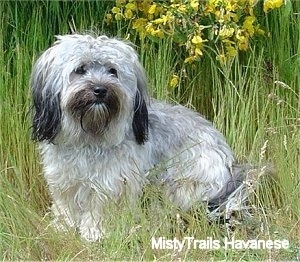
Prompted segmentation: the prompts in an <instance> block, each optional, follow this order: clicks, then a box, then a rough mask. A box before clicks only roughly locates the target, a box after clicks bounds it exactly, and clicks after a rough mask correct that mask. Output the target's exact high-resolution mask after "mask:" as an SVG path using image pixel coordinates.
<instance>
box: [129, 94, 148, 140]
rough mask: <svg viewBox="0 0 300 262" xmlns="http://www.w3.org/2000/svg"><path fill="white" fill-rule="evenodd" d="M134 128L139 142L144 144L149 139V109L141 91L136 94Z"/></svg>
mask: <svg viewBox="0 0 300 262" xmlns="http://www.w3.org/2000/svg"><path fill="white" fill-rule="evenodd" d="M132 128H133V133H134V136H135V139H136V141H137V143H138V144H140V145H141V144H144V143H145V142H146V141H147V140H148V110H147V106H146V102H145V100H144V98H143V97H142V96H141V95H140V93H137V94H136V96H135V102H134V115H133V122H132Z"/></svg>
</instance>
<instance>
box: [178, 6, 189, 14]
mask: <svg viewBox="0 0 300 262" xmlns="http://www.w3.org/2000/svg"><path fill="white" fill-rule="evenodd" d="M186 10H187V9H186V5H180V6H179V7H178V11H179V12H180V13H186Z"/></svg>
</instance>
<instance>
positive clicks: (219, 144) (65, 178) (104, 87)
mask: <svg viewBox="0 0 300 262" xmlns="http://www.w3.org/2000/svg"><path fill="white" fill-rule="evenodd" d="M157 73H159V72H157ZM31 89H32V97H33V111H34V112H33V125H32V128H33V135H32V136H33V139H34V140H35V141H37V142H39V149H40V152H41V157H42V163H43V168H44V175H45V179H46V181H47V184H48V187H49V190H50V192H51V196H52V198H53V204H52V212H53V214H54V217H55V218H54V224H55V225H56V227H57V228H61V229H63V228H64V227H65V225H67V226H70V227H73V228H76V229H78V230H79V232H80V234H81V236H82V237H83V238H84V239H86V240H88V241H96V240H98V239H99V238H100V237H101V235H102V233H103V226H102V224H103V223H102V222H103V219H105V212H104V207H105V204H106V203H107V202H108V201H110V200H115V201H116V200H118V199H120V198H123V197H126V196H125V195H129V196H130V198H138V197H139V196H140V195H141V193H142V191H143V187H144V186H145V185H147V184H148V183H155V184H157V185H159V186H160V187H161V188H162V192H161V193H162V194H163V195H164V196H165V197H166V198H167V199H168V200H169V201H171V202H172V203H173V204H174V205H175V206H176V207H178V208H180V209H182V210H189V209H190V208H191V207H192V206H193V205H194V204H196V203H199V202H205V203H207V204H208V206H209V207H213V208H211V209H210V210H211V212H214V211H215V210H217V209H218V208H220V206H222V205H223V206H226V207H225V208H227V209H228V203H230V205H231V207H232V209H241V207H239V203H240V202H241V201H243V200H244V198H245V196H246V195H247V194H246V193H245V186H244V181H245V179H246V177H247V174H248V173H249V167H248V166H242V165H237V164H236V160H235V157H234V155H233V153H232V151H231V149H230V147H229V146H228V144H227V143H226V141H225V139H224V137H223V135H222V134H221V133H220V132H218V131H217V130H216V129H215V128H214V127H213V125H212V124H211V123H210V122H209V121H208V120H206V119H204V118H203V117H202V116H200V115H199V114H198V113H196V112H193V111H191V110H190V109H188V108H186V107H184V106H181V105H171V104H168V103H165V102H160V101H156V100H155V99H152V98H149V97H148V94H147V80H146V77H145V72H144V69H143V67H142V66H141V64H140V62H139V60H138V56H137V53H136V52H135V50H134V48H133V47H132V45H131V44H130V43H127V42H126V41H123V40H118V39H115V38H109V37H107V36H99V37H94V36H91V35H78V34H75V35H64V36H58V37H57V41H56V42H55V44H54V45H53V46H52V47H50V48H49V49H47V50H46V51H45V52H44V53H43V54H42V55H41V56H40V57H39V59H38V60H37V62H36V63H35V65H34V68H33V72H32V77H31ZM160 165H162V166H163V168H161V169H160V170H163V171H162V172H161V173H160V174H156V175H155V176H150V175H149V174H151V170H152V169H153V168H155V167H159V166H160ZM125 191H126V194H125ZM128 192H129V193H128ZM240 194H242V196H240ZM233 200H234V201H233Z"/></svg>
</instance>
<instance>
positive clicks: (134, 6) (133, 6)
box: [125, 3, 137, 11]
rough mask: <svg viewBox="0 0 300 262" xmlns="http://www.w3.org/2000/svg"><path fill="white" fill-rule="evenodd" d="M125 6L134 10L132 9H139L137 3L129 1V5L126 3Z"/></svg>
mask: <svg viewBox="0 0 300 262" xmlns="http://www.w3.org/2000/svg"><path fill="white" fill-rule="evenodd" d="M125 8H126V9H130V10H132V11H135V10H137V7H136V5H135V4H133V3H128V4H127V5H125Z"/></svg>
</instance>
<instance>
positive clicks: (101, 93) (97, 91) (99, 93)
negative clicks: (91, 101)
mask: <svg viewBox="0 0 300 262" xmlns="http://www.w3.org/2000/svg"><path fill="white" fill-rule="evenodd" d="M106 94H107V88H106V87H104V86H95V87H94V95H95V96H96V97H97V98H102V99H103V98H105V97H106Z"/></svg>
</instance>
